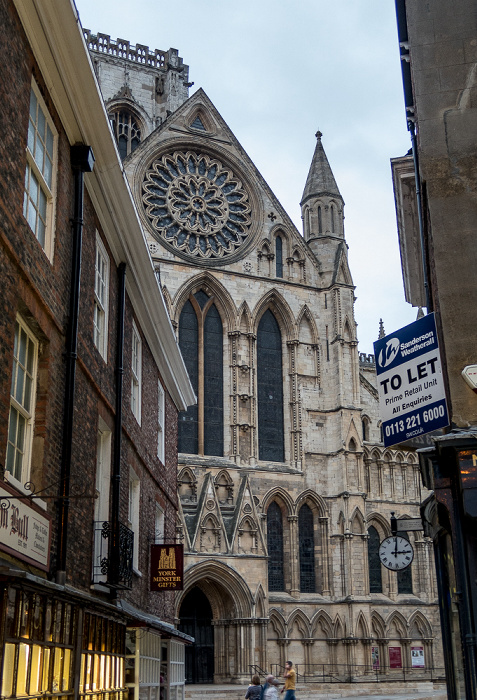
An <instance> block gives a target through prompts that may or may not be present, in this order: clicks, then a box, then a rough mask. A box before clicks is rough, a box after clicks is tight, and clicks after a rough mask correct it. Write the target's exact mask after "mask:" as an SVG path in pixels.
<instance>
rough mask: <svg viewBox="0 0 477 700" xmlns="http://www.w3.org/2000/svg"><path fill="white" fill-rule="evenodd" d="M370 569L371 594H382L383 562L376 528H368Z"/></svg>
mask: <svg viewBox="0 0 477 700" xmlns="http://www.w3.org/2000/svg"><path fill="white" fill-rule="evenodd" d="M368 535H369V539H368V567H369V592H370V593H382V592H383V582H382V576H381V562H380V560H379V544H380V541H379V533H378V531H377V530H376V528H375V527H372V526H371V527H370V528H368Z"/></svg>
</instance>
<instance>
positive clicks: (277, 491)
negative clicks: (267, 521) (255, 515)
mask: <svg viewBox="0 0 477 700" xmlns="http://www.w3.org/2000/svg"><path fill="white" fill-rule="evenodd" d="M272 501H276V502H277V503H278V505H279V506H280V508H281V511H282V513H283V515H284V516H285V517H288V516H289V515H295V509H294V506H293V501H292V499H291V497H290V494H289V493H288V491H287V490H286V489H284V488H282V487H281V486H278V487H276V488H274V489H272V490H271V491H269V492H268V493H266V494H265V496H264V497H263V501H262V512H263V513H266V512H267V510H268V507H269V505H270V503H271V502H272Z"/></svg>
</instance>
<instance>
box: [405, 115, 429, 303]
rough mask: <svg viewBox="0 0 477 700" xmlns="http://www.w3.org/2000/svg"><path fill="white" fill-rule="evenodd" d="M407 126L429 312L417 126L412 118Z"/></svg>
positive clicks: (427, 301) (423, 277)
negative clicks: (409, 135)
mask: <svg viewBox="0 0 477 700" xmlns="http://www.w3.org/2000/svg"><path fill="white" fill-rule="evenodd" d="M407 128H408V129H409V132H410V134H411V143H412V158H413V161H414V178H415V180H416V199H417V218H418V221H419V238H420V241H421V263H422V281H423V284H424V292H425V295H426V306H427V313H430V312H431V295H430V292H429V280H428V277H427V255H426V248H425V241H424V214H423V207H422V191H421V176H420V174H419V154H418V152H417V138H416V127H415V125H414V121H413V120H412V119H408V122H407Z"/></svg>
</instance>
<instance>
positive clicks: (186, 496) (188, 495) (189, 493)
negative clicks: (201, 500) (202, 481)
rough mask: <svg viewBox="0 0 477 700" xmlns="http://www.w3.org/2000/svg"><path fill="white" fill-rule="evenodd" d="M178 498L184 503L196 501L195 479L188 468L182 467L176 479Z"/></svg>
mask: <svg viewBox="0 0 477 700" xmlns="http://www.w3.org/2000/svg"><path fill="white" fill-rule="evenodd" d="M177 486H178V489H179V497H180V499H181V501H184V502H185V503H195V502H196V501H197V479H196V477H195V475H194V473H193V472H192V470H191V469H190V468H189V467H184V468H183V469H181V471H180V472H179V476H178V477H177Z"/></svg>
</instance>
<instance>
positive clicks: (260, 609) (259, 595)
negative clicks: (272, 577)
mask: <svg viewBox="0 0 477 700" xmlns="http://www.w3.org/2000/svg"><path fill="white" fill-rule="evenodd" d="M265 601H266V595H265V591H264V590H263V586H262V584H261V583H259V584H258V586H257V591H256V593H255V617H257V618H261V619H263V618H264V617H267V614H266V607H265V606H266V603H265Z"/></svg>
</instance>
